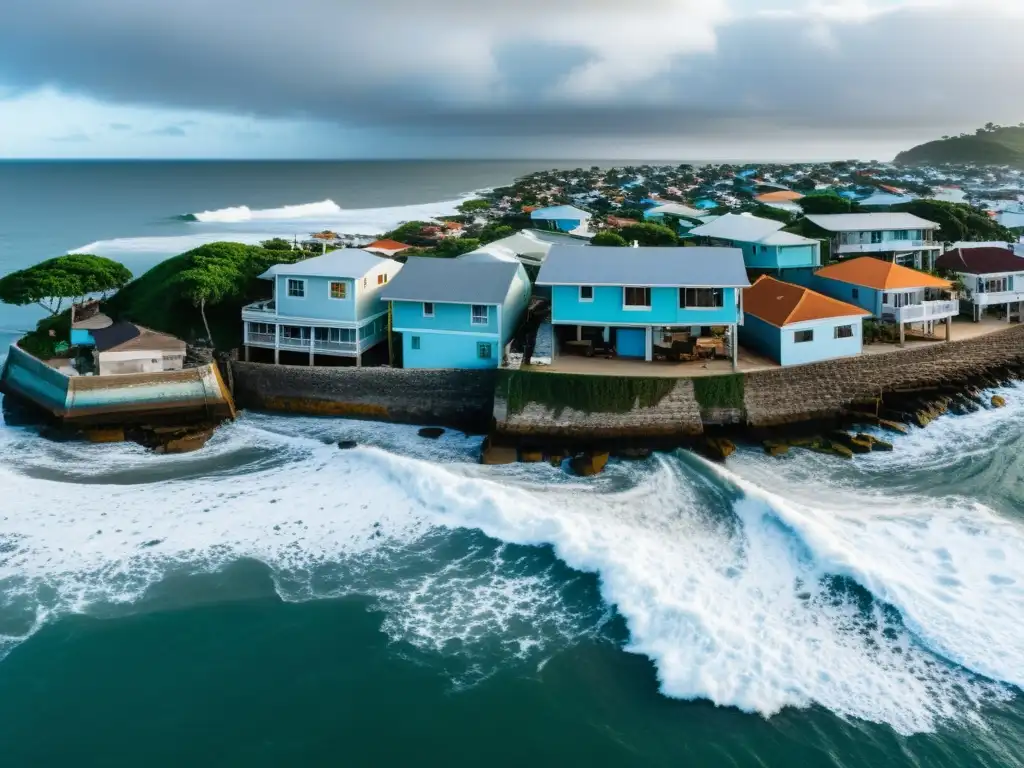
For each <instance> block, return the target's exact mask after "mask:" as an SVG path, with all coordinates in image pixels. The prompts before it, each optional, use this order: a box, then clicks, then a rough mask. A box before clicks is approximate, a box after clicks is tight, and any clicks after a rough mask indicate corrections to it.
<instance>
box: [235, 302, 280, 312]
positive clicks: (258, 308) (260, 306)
mask: <svg viewBox="0 0 1024 768" xmlns="http://www.w3.org/2000/svg"><path fill="white" fill-rule="evenodd" d="M242 311H243V312H261V313H265V314H268V315H273V314H275V313H276V312H277V310H276V309H275V306H274V300H273V299H268V300H267V301H256V302H253V303H252V304H246V305H245V306H244V307H242Z"/></svg>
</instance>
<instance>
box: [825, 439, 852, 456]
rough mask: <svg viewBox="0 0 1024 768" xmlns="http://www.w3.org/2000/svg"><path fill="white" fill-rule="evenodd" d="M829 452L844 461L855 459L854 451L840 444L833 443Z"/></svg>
mask: <svg viewBox="0 0 1024 768" xmlns="http://www.w3.org/2000/svg"><path fill="white" fill-rule="evenodd" d="M829 452H830V453H833V454H835V455H836V456H839V457H841V458H844V459H852V458H853V451H852V450H851V449H850V448H847V447H846V446H845V445H840V444H838V443H832V445H831V446H830V450H829Z"/></svg>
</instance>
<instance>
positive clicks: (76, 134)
mask: <svg viewBox="0 0 1024 768" xmlns="http://www.w3.org/2000/svg"><path fill="white" fill-rule="evenodd" d="M50 141H56V142H58V143H61V144H82V143H85V142H87V141H92V138H91V137H90V136H89V134H87V133H83V132H82V131H72V132H71V133H65V134H64V135H62V136H51V137H50Z"/></svg>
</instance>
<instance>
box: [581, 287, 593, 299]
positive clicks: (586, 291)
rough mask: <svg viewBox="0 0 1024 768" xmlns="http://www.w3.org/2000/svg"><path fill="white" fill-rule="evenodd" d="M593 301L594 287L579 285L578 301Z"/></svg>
mask: <svg viewBox="0 0 1024 768" xmlns="http://www.w3.org/2000/svg"><path fill="white" fill-rule="evenodd" d="M593 300H594V286H592V285H581V286H580V301H593Z"/></svg>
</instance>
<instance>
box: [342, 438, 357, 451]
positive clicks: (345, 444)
mask: <svg viewBox="0 0 1024 768" xmlns="http://www.w3.org/2000/svg"><path fill="white" fill-rule="evenodd" d="M357 445H359V443H357V442H356V441H355V440H339V441H338V448H339V449H341V450H343V451H350V450H352V449H353V448H355V447H356V446H357Z"/></svg>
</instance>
